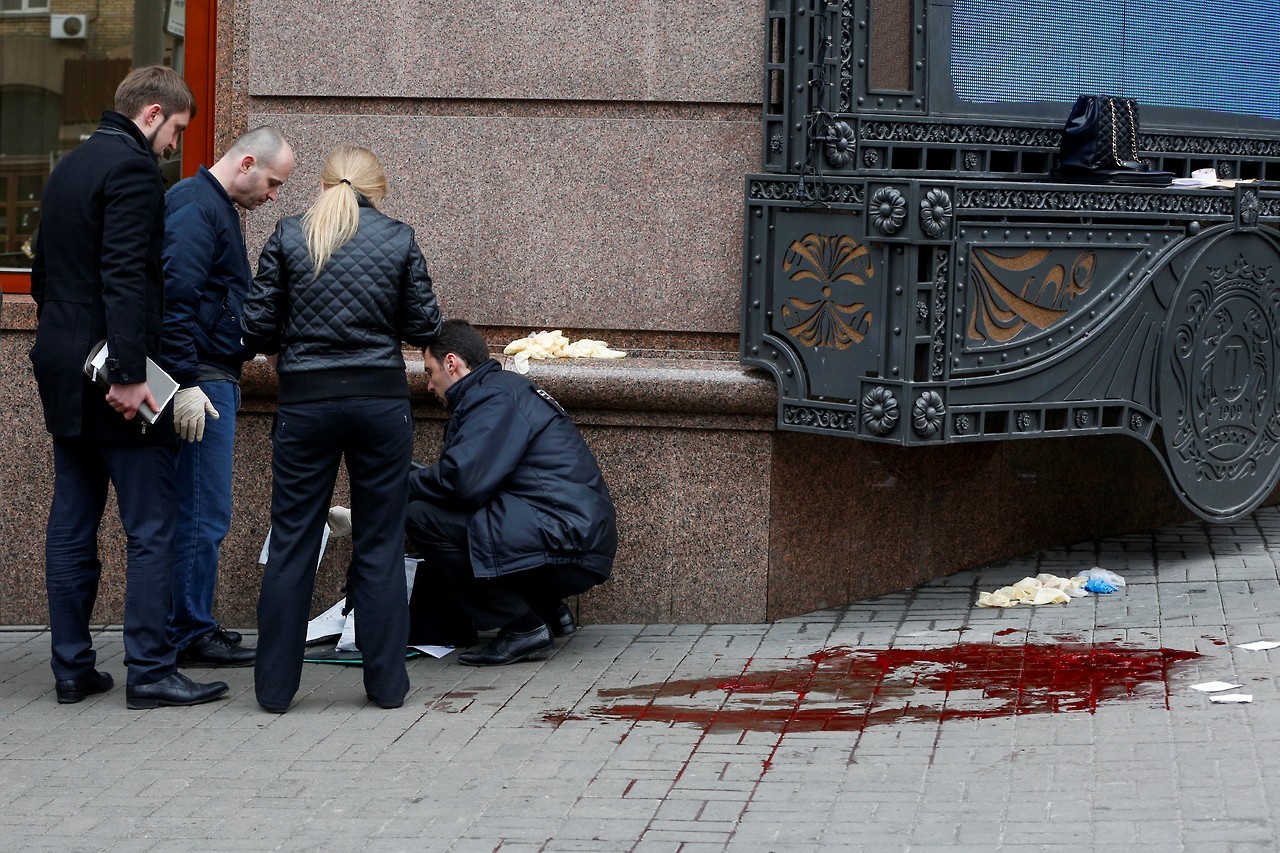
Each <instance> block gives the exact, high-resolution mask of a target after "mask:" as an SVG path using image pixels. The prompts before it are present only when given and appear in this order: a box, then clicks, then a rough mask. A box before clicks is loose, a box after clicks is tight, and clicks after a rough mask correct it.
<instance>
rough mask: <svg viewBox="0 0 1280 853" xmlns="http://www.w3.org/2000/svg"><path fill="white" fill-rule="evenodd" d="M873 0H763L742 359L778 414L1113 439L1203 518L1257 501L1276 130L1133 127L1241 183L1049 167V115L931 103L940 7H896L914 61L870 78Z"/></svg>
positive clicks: (1273, 244) (914, 436)
mask: <svg viewBox="0 0 1280 853" xmlns="http://www.w3.org/2000/svg"><path fill="white" fill-rule="evenodd" d="M869 5H870V4H869V2H868V0H843V2H835V3H827V2H820V0H768V7H769V10H768V33H769V36H768V39H767V42H768V52H769V55H768V57H767V62H766V92H768V93H770V96H769V97H768V98H767V99H766V105H765V117H764V120H765V134H764V138H765V156H764V162H765V169H766V173H765V174H759V175H749V176H748V177H747V180H746V234H745V246H744V249H745V251H744V288H743V301H742V351H741V356H742V360H743V361H744V362H745V363H747V364H752V365H757V366H760V367H764V368H766V369H768V370H769V371H771V373H772V374H773V376H774V377H775V379H776V381H777V384H778V389H779V407H778V425H779V427H780V428H782V429H789V430H799V431H805V432H813V433H822V434H833V435H840V436H848V437H852V438H860V439H864V440H870V441H880V442H892V443H896V444H904V445H917V444H937V443H947V442H962V441H989V440H995V439H1012V438H1031V437H1046V436H1065V435H1080V434H1091V433H1112V434H1123V435H1128V436H1131V437H1133V438H1136V439H1138V440H1139V441H1141V442H1143V443H1144V444H1146V445H1147V447H1149V448H1150V449H1151V450H1152V451H1153V452H1154V453H1155V454H1156V455H1157V456H1158V457H1159V458H1160V460H1161V463H1162V464H1163V466H1164V467H1165V469H1166V471H1167V473H1168V475H1169V479H1170V482H1171V483H1172V485H1173V486H1174V488H1175V490H1176V491H1177V493H1178V494H1179V496H1180V497H1181V498H1182V500H1183V501H1184V502H1185V503H1186V504H1187V505H1188V506H1189V507H1190V508H1191V509H1192V510H1194V511H1195V512H1196V513H1197V514H1199V515H1200V516H1201V517H1203V518H1206V519H1209V520H1212V521H1224V520H1230V519H1233V518H1236V517H1239V516H1241V515H1243V514H1246V513H1248V512H1251V511H1252V510H1253V509H1255V508H1256V507H1257V506H1258V504H1259V503H1260V502H1261V501H1262V500H1263V499H1264V498H1265V497H1266V496H1267V495H1268V494H1269V493H1270V492H1271V491H1272V489H1273V488H1274V487H1275V485H1276V482H1277V480H1278V479H1280V358H1278V353H1280V348H1278V342H1280V288H1278V287H1277V277H1278V276H1280V232H1278V231H1277V230H1276V226H1277V224H1278V223H1280V190H1277V189H1275V188H1273V187H1272V185H1271V184H1269V183H1268V182H1267V181H1266V180H1265V179H1266V178H1267V177H1268V174H1267V173H1268V171H1271V172H1273V173H1274V175H1275V176H1276V177H1280V130H1277V132H1276V134H1275V136H1274V137H1268V136H1266V135H1265V134H1259V133H1257V132H1254V133H1253V134H1252V135H1249V134H1244V133H1237V134H1235V135H1234V136H1230V137H1227V136H1221V137H1220V136H1216V135H1213V134H1211V133H1207V132H1204V131H1203V130H1202V129H1196V128H1191V129H1188V130H1186V131H1185V132H1183V131H1182V130H1179V129H1176V128H1175V129H1165V128H1161V129H1159V131H1158V132H1155V133H1147V132H1144V134H1143V144H1142V149H1143V151H1144V154H1145V153H1146V152H1151V154H1150V158H1151V159H1152V160H1153V161H1154V162H1155V163H1156V164H1157V167H1158V168H1165V169H1169V170H1171V171H1173V172H1174V173H1175V174H1183V175H1185V174H1187V173H1188V172H1189V171H1190V170H1191V169H1193V168H1200V167H1202V166H1204V165H1212V166H1214V167H1215V168H1217V169H1218V172H1219V174H1220V175H1222V176H1228V175H1230V176H1237V177H1239V176H1253V177H1257V178H1262V179H1263V180H1259V181H1257V182H1254V183H1241V184H1239V185H1237V186H1236V187H1235V189H1234V190H1224V189H1205V190H1181V189H1164V188H1159V189H1151V188H1133V187H1120V186H1086V185H1069V184H1059V183H1052V182H1049V181H1048V180H1047V178H1046V173H1047V171H1048V168H1049V165H1050V161H1051V158H1052V156H1053V154H1054V152H1055V151H1056V148H1057V143H1058V126H1060V119H1059V120H1058V123H1057V124H1053V123H1049V122H1044V121H1041V122H1039V123H1037V122H1036V121H1035V120H1032V119H1019V120H1017V121H1008V122H1005V123H1001V122H999V121H997V120H994V119H992V118H990V117H989V116H982V115H956V114H952V112H946V114H943V115H936V114H935V113H936V112H939V111H938V110H934V111H931V110H930V103H929V97H928V92H929V75H928V74H926V72H925V71H924V70H923V69H924V59H925V58H926V53H925V46H926V45H927V44H928V42H927V38H929V37H930V34H929V32H928V28H927V27H926V25H925V24H926V21H925V16H926V12H927V11H931V10H934V8H935V6H938V5H939V4H937V3H932V4H929V5H928V7H927V8H926V4H925V2H924V0H904V5H905V7H906V8H907V9H908V10H909V11H910V14H911V15H912V17H911V19H910V20H911V22H912V26H911V32H910V33H908V34H906V35H905V36H904V38H905V40H906V42H907V43H909V44H912V45H914V47H913V48H912V49H913V50H914V51H916V52H915V53H914V54H913V55H914V56H917V57H920V59H919V60H918V61H916V62H914V63H912V64H911V67H910V69H909V71H910V73H909V74H906V75H905V76H904V77H903V79H906V80H907V82H908V84H909V88H907V89H904V90H901V91H896V92H877V91H875V90H874V89H873V88H871V86H870V83H869V78H868V76H867V75H866V74H864V73H863V69H864V67H865V62H866V57H867V56H868V55H869V54H870V52H871V51H870V48H869V42H870V36H869V35H868V33H867V27H866V14H867V10H868V7H869ZM900 5H903V4H900ZM900 35H901V34H900ZM1062 115H1063V116H1065V111H1063V112H1062Z"/></svg>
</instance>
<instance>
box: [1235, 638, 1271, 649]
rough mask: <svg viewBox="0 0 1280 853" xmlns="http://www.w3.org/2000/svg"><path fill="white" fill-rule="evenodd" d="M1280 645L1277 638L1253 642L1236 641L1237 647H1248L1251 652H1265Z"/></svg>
mask: <svg viewBox="0 0 1280 853" xmlns="http://www.w3.org/2000/svg"><path fill="white" fill-rule="evenodd" d="M1277 646H1280V642H1277V641H1275V640H1254V641H1253V642H1252V643H1236V648H1237V649H1248V650H1249V651H1251V652H1265V651H1266V650H1267V649H1274V648H1276V647H1277Z"/></svg>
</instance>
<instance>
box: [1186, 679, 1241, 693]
mask: <svg viewBox="0 0 1280 853" xmlns="http://www.w3.org/2000/svg"><path fill="white" fill-rule="evenodd" d="M1240 686H1241V685H1239V684H1228V683H1227V682H1225V681H1205V682H1202V683H1200V684H1193V685H1191V689H1192V690H1199V691H1200V692H1201V693H1217V692H1218V691H1220V690H1234V689H1235V688H1237V687H1240Z"/></svg>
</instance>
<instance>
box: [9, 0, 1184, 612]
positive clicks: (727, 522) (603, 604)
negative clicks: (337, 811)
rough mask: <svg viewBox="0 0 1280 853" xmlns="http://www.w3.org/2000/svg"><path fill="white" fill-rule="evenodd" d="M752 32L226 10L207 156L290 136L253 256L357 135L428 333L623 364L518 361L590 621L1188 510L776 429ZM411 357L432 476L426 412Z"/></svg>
mask: <svg viewBox="0 0 1280 853" xmlns="http://www.w3.org/2000/svg"><path fill="white" fill-rule="evenodd" d="M762 31H763V6H762V4H759V3H742V2H738V0H711V2H705V3H701V4H695V5H688V4H671V3H662V2H656V0H631V2H622V3H613V4H585V5H584V4H576V5H575V4H569V5H565V4H547V3H538V4H529V3H516V2H513V0H482V2H478V3H464V4H454V5H452V6H446V5H443V4H424V3H421V2H418V0H389V2H387V3H384V4H382V5H380V6H378V7H377V8H376V10H375V9H373V8H372V7H370V6H369V5H368V4H360V3H355V2H351V0H325V2H320V0H222V2H219V4H218V74H217V83H216V89H217V103H216V104H214V105H213V110H214V114H215V116H216V140H215V143H216V148H217V150H218V151H222V150H225V148H226V147H227V145H228V144H229V143H230V142H231V140H232V139H234V137H235V136H236V135H238V133H240V132H242V131H243V130H245V129H247V128H249V127H253V126H256V125H258V124H263V123H272V124H276V125H279V126H280V127H281V128H282V129H283V130H284V131H285V132H286V134H288V136H289V137H290V139H291V140H292V141H293V143H294V146H295V148H296V151H297V156H298V167H297V170H296V171H295V173H294V177H293V179H292V180H291V181H290V183H289V184H288V185H287V186H286V187H285V188H284V191H283V192H282V193H281V196H280V200H279V201H278V202H277V203H276V204H272V205H267V206H265V207H263V208H260V209H259V210H258V211H255V212H253V213H252V214H250V215H248V217H247V219H246V226H247V233H248V239H249V244H250V251H251V255H252V256H253V257H254V259H256V254H257V250H258V248H259V247H260V246H261V244H262V243H263V242H264V241H265V239H266V236H267V234H268V233H269V232H270V230H271V228H272V227H273V226H274V223H275V221H276V220H277V218H278V217H280V216H283V215H289V214H294V213H300V212H302V211H303V210H305V209H306V207H307V205H308V204H309V203H310V201H311V199H312V198H313V197H314V194H315V192H316V190H317V176H318V173H319V168H320V164H321V163H322V161H323V159H324V156H325V154H326V153H327V152H328V150H329V149H330V148H331V147H332V146H333V145H334V144H336V143H338V142H355V143H358V144H362V145H366V146H368V147H370V148H372V149H373V150H374V151H376V152H377V153H378V154H379V155H380V156H381V158H382V160H383V162H384V164H385V166H386V168H387V171H388V175H389V178H390V195H389V196H388V198H387V200H386V202H385V204H384V208H385V209H386V210H387V211H388V212H389V213H391V214H393V215H395V216H398V217H401V218H403V219H404V220H406V221H408V222H409V223H410V224H412V225H413V226H414V227H415V229H417V233H418V237H419V241H420V243H421V245H422V247H423V250H424V253H425V255H426V257H427V260H428V265H429V267H430V270H431V273H432V276H433V278H434V280H435V286H436V289H437V292H438V293H439V295H440V299H441V303H442V305H443V306H444V308H445V310H446V312H447V313H448V314H449V315H452V316H462V317H468V318H470V319H471V320H473V321H474V322H476V323H477V324H480V325H481V326H483V327H484V328H485V330H486V332H487V333H488V335H489V338H490V341H491V343H495V344H499V345H500V344H501V343H503V342H505V341H507V340H511V339H513V338H516V337H520V336H522V335H524V334H526V333H527V332H529V331H532V330H537V329H542V328H561V329H564V330H565V331H566V332H569V333H571V334H573V335H575V336H577V335H580V334H590V335H591V336H592V337H602V338H604V339H606V340H607V341H608V342H609V343H610V344H612V345H614V346H619V347H622V348H625V349H627V350H628V351H630V352H631V355H630V356H629V357H628V358H627V359H625V360H624V361H621V362H596V363H576V362H575V363H536V364H535V365H534V368H533V372H532V373H531V377H532V378H534V379H536V380H537V381H538V382H540V383H541V384H543V385H544V387H546V388H547V389H548V390H549V391H550V392H551V393H553V394H554V395H556V396H557V398H558V399H559V400H560V401H561V402H562V403H563V404H564V405H565V406H566V408H567V409H568V410H569V412H570V414H571V415H572V416H573V417H574V419H575V421H577V422H578V423H579V425H580V426H581V428H582V430H583V433H584V435H585V436H586V439H587V441H588V443H589V444H590V445H591V446H592V448H593V449H594V450H595V452H596V454H597V455H598V457H599V459H600V462H601V465H602V467H603V469H604V471H605V475H606V478H607V481H608V483H609V486H610V489H611V490H612V492H613V495H614V498H615V501H616V503H617V506H618V515H619V540H620V550H619V555H618V561H617V565H616V568H615V576H614V578H613V580H611V581H610V582H609V583H608V584H605V585H604V586H602V587H599V588H597V589H595V590H593V591H591V592H590V593H588V594H587V595H584V596H582V598H581V600H580V601H578V602H576V605H577V606H578V608H579V612H580V616H581V617H582V619H583V620H584V621H588V622H602V621H627V622H631V621H644V622H673V623H678V622H703V621H727V622H734V621H758V620H763V619H772V618H778V617H782V616H787V615H792V614H797V613H803V612H806V611H809V610H813V609H817V608H820V607H826V606H832V605H838V604H841V603H844V602H846V601H849V600H853V599H857V598H862V597H865V596H869V595H874V594H877V593H881V592H886V591H889V590H892V589H898V588H902V587H904V586H908V585H910V584H913V583H916V582H918V581H921V580H924V579H926V578H930V577H935V576H937V575H941V574H945V573H947V572H951V571H955V570H958V569H963V568H967V567H971V566H974V565H977V564H980V563H983V562H986V561H989V560H993V559H999V558H1001V557H1003V556H1007V555H1010V554H1014V553H1020V552H1023V551H1026V550H1028V549H1032V548H1035V547H1037V546H1040V545H1048V544H1053V543H1061V542H1070V541H1076V540H1080V539H1086V538H1091V537H1094V536H1103V535H1109V534H1112V533H1116V532H1121V531H1127V530H1136V529H1141V528H1146V527H1152V526H1156V525H1159V524H1163V523H1167V522H1169V521H1173V520H1182V519H1185V518H1188V517H1189V513H1188V512H1187V511H1186V510H1185V509H1184V508H1182V506H1181V505H1180V504H1178V503H1177V501H1176V500H1175V498H1174V496H1173V493H1172V491H1171V490H1170V489H1169V487H1168V486H1167V484H1166V483H1165V481H1164V477H1163V475H1162V474H1161V472H1160V470H1159V468H1158V466H1157V464H1156V462H1155V459H1154V457H1152V456H1151V455H1150V454H1149V452H1148V451H1146V450H1145V449H1143V448H1142V447H1141V446H1140V445H1138V444H1137V443H1136V442H1131V441H1126V440H1125V439H1122V438H1102V437H1092V438H1078V439H1071V440H1065V439H1060V440H1044V439H1040V440H1027V441H1004V442H991V443H984V444H971V445H965V446H959V447H957V446H941V447H931V448H913V449H906V448H899V447H892V446H885V445H877V444H869V443H865V442H857V441H850V440H842V439H838V438H834V437H825V436H808V435H799V434H793V433H779V432H777V431H775V429H774V420H775V417H776V407H777V392H776V389H775V388H774V386H773V383H772V381H771V380H770V379H769V378H768V377H767V376H766V375H765V374H763V373H759V372H755V371H751V370H747V369H745V368H743V367H741V366H739V365H738V363H737V357H736V352H737V346H738V324H739V292H740V288H741V257H742V231H743V227H742V210H743V201H742V193H743V175H744V174H745V173H748V172H751V171H755V170H757V169H758V168H759V167H760V99H761V92H760V86H761V80H762V76H763V75H762V73H761V65H762V62H763V56H762V50H763V48H762V44H763V34H762ZM201 106H202V109H203V108H204V106H205V105H201ZM34 324H35V312H34V306H33V305H32V303H31V302H30V300H29V299H28V298H26V297H18V298H16V299H15V298H10V300H8V301H6V303H5V311H4V315H3V319H0V359H2V361H0V447H3V452H2V453H0V583H3V584H4V589H5V592H6V594H5V595H4V596H2V597H0V624H43V623H44V621H45V620H46V619H47V616H46V613H45V604H44V592H43V571H42V567H43V556H42V550H43V534H44V518H45V515H46V513H47V511H48V504H49V498H50V483H51V473H52V472H51V460H50V444H49V439H48V436H47V435H46V434H45V432H44V430H43V427H42V424H41V418H40V412H39V404H38V400H37V397H36V394H35V387H34V382H33V381H32V378H31V375H30V367H29V362H28V361H27V357H26V351H27V348H28V347H29V346H30V344H31V339H32V331H33V329H34ZM408 355H409V361H410V377H411V385H412V387H413V390H414V394H415V397H414V399H415V415H416V417H417V448H416V452H417V456H418V458H419V459H421V460H424V461H430V460H431V459H433V458H434V455H435V453H436V451H437V450H438V442H439V437H440V432H441V425H442V420H443V417H444V413H443V412H442V411H441V409H440V408H439V407H438V406H437V405H436V404H435V403H434V402H433V401H432V400H430V399H429V397H428V395H426V393H425V382H424V381H423V378H422V375H421V364H420V362H419V361H417V360H416V359H415V357H414V355H413V354H412V353H409V354H408ZM274 397H275V380H274V374H273V373H272V371H271V370H270V368H269V367H268V366H267V365H266V364H265V363H264V362H261V361H259V362H255V363H253V364H251V365H249V367H248V369H247V371H246V375H245V382H244V406H243V409H242V411H241V413H240V417H239V420H238V424H237V442H238V445H237V446H238V449H237V458H236V465H235V473H234V484H233V488H234V496H235V506H236V514H235V518H234V521H233V525H232V530H231V534H230V536H229V537H228V539H227V541H226V543H225V545H224V549H223V561H222V570H221V571H222V574H221V582H220V585H219V590H218V599H217V609H218V614H219V616H220V618H221V619H222V621H223V622H224V623H226V624H228V625H232V626H251V625H253V624H254V622H255V619H256V601H257V591H258V582H259V578H260V568H259V566H258V562H257V557H258V553H259V550H260V548H261V546H262V540H263V538H264V537H265V535H266V532H267V529H268V524H269V508H270V428H271V421H272V412H273V406H274ZM345 499H346V485H345V481H344V480H343V479H341V478H340V481H339V485H338V491H337V495H336V497H335V501H336V502H344V501H345ZM101 542H102V553H103V560H104V565H105V573H104V579H103V583H102V587H101V592H100V595H99V603H98V608H97V610H96V612H95V614H94V620H95V621H96V622H102V623H112V622H118V621H119V619H120V618H121V612H122V602H123V592H124V584H123V541H122V537H121V535H120V532H119V524H118V521H117V519H116V517H115V515H114V510H112V509H109V510H108V514H107V518H106V520H105V522H104V524H103V527H102V532H101ZM347 548H348V545H347V544H346V543H345V542H341V541H340V542H337V543H335V545H334V546H333V547H331V548H330V550H329V552H328V553H327V554H326V556H325V558H324V561H323V562H322V565H321V569H320V573H319V578H318V582H317V589H316V592H315V596H314V600H313V608H314V609H315V610H316V611H318V610H319V609H322V608H324V607H327V606H328V605H329V604H330V603H332V602H333V601H334V600H335V599H336V598H337V597H338V595H339V592H338V589H339V587H340V585H341V582H342V576H343V573H344V571H345V561H346V557H347V555H348V554H349V551H347V550H346V549H347ZM1013 580H1016V578H1015V579H1013Z"/></svg>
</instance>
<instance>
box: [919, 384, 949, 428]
mask: <svg viewBox="0 0 1280 853" xmlns="http://www.w3.org/2000/svg"><path fill="white" fill-rule="evenodd" d="M946 413H947V407H946V406H945V405H944V404H943V402H942V395H941V394H939V393H938V392H937V391H925V392H923V393H921V394H920V396H919V397H917V398H916V402H915V405H913V406H912V407H911V427H912V429H914V430H915V431H916V435H918V436H920V437H921V438H933V437H934V436H935V435H937V434H938V430H940V429H942V416H943V415H945V414H946Z"/></svg>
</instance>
